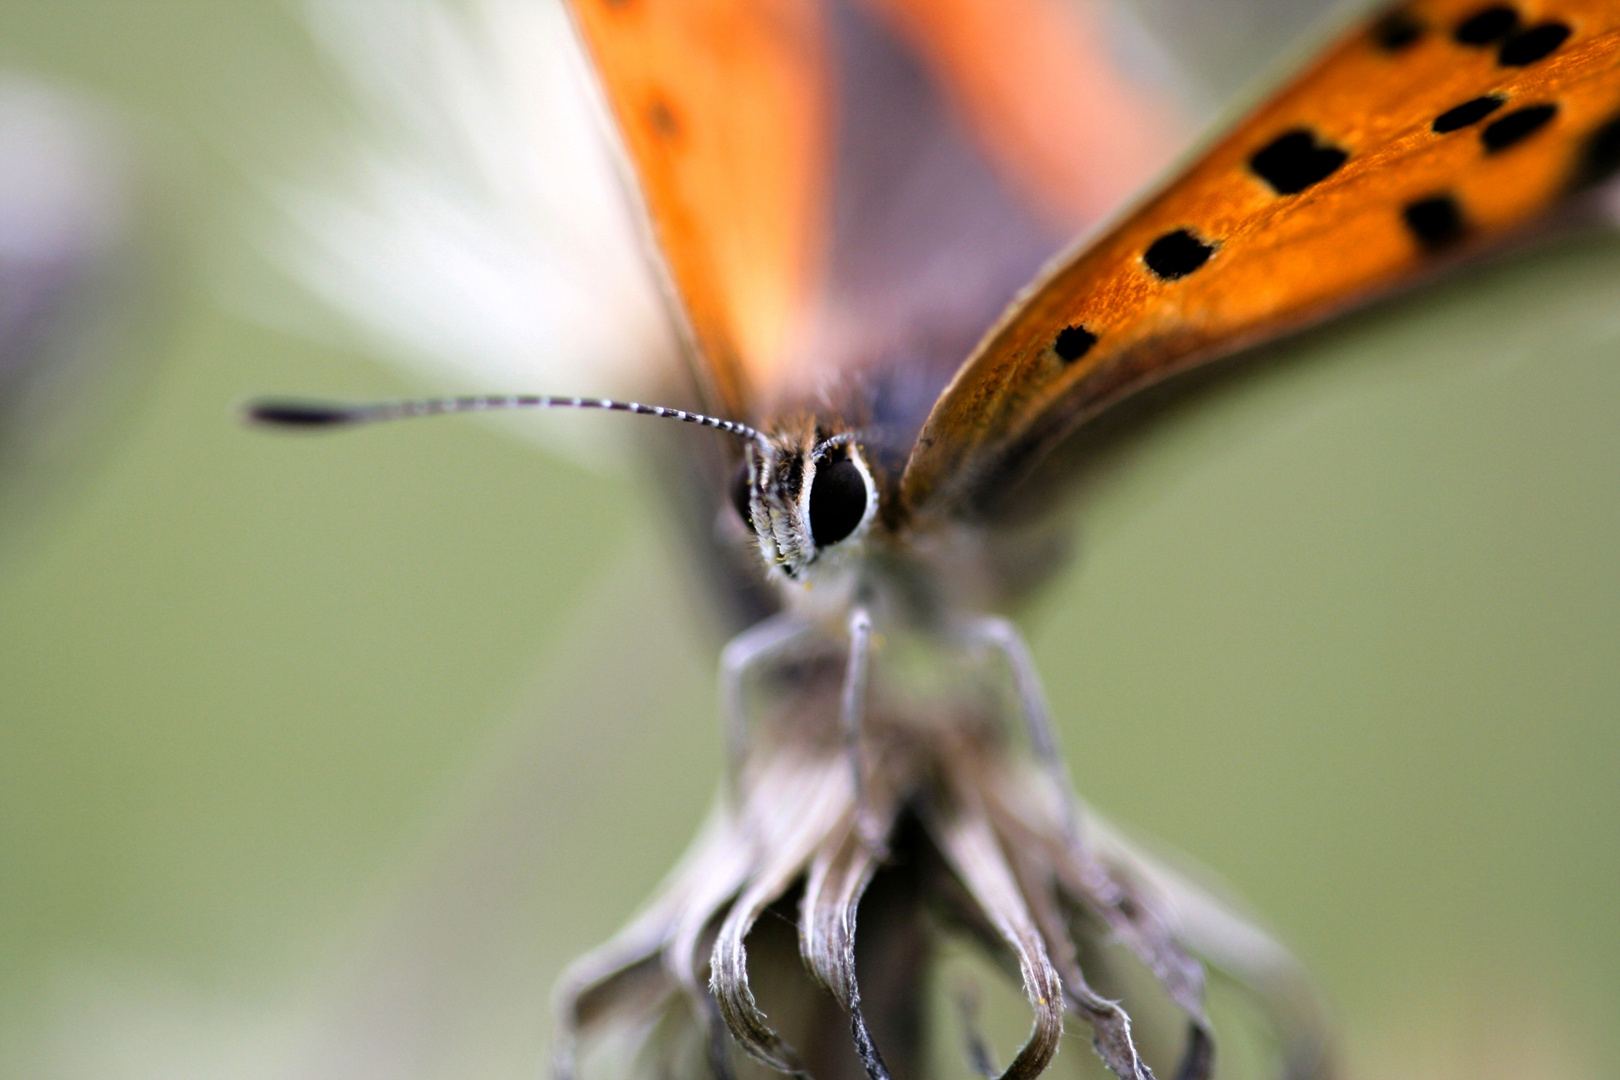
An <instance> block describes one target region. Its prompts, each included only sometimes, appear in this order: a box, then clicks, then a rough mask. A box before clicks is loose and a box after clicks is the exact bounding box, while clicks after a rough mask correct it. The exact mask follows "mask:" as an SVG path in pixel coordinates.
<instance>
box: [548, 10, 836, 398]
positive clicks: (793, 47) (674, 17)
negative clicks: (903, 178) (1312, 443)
mask: <svg viewBox="0 0 1620 1080" xmlns="http://www.w3.org/2000/svg"><path fill="white" fill-rule="evenodd" d="M569 3H570V7H571V8H572V10H573V14H574V20H575V24H576V26H577V27H578V28H579V31H580V33H581V35H582V37H583V38H584V40H585V43H586V46H587V49H588V51H589V52H590V54H591V57H592V59H593V60H594V62H595V65H596V69H597V72H598V74H599V75H600V77H601V81H602V84H603V87H604V89H605V91H606V94H607V99H608V103H609V106H610V107H611V109H612V111H613V113H614V116H615V118H616V119H617V121H618V126H619V129H620V131H621V133H622V135H623V138H624V141H625V144H626V147H627V149H628V151H629V154H630V158H631V160H632V161H633V163H634V165H635V168H636V172H637V176H638V179H639V180H640V182H641V189H642V196H643V197H644V199H645V200H646V203H647V209H648V211H649V215H650V217H651V224H652V228H653V232H654V234H655V236H656V239H657V241H658V245H659V247H660V249H661V251H662V253H663V256H664V259H665V262H666V265H667V268H668V272H669V276H670V278H671V281H672V284H673V286H674V289H675V292H676V294H677V296H678V298H679V301H680V304H681V306H682V307H683V309H684V315H685V318H686V319H687V320H688V322H689V330H690V336H691V339H692V342H693V344H694V345H695V346H696V351H697V362H698V364H699V367H700V374H701V375H702V376H703V377H704V380H703V381H704V382H706V383H707V385H706V386H705V387H704V390H705V391H706V393H707V394H708V396H709V397H710V399H711V407H712V408H715V409H717V410H721V411H724V412H725V413H726V415H728V416H732V417H737V418H744V417H747V418H752V410H753V408H754V407H755V406H756V404H757V402H758V388H759V387H761V386H765V385H769V384H770V383H771V382H772V381H773V380H774V379H775V377H776V369H777V368H778V367H779V366H780V365H781V363H782V361H783V357H784V354H785V353H786V351H787V350H788V348H789V347H790V346H791V343H792V341H793V340H794V338H795V336H796V335H797V334H798V333H799V331H800V325H799V323H800V320H802V319H803V318H804V317H805V314H806V311H807V309H808V300H809V298H810V296H811V294H812V293H813V292H814V289H815V282H816V276H817V263H818V254H819V252H820V250H821V238H822V237H823V235H824V232H825V224H824V220H823V219H824V215H825V206H824V201H825V192H826V186H827V172H828V168H829V164H828V157H829V155H830V148H829V144H830V138H831V134H830V131H831V122H830V118H829V111H830V101H829V89H828V86H829V72H828V65H827V57H826V33H825V28H824V26H823V20H822V18H821V13H820V11H819V9H818V7H817V5H816V4H815V3H814V0H569Z"/></svg>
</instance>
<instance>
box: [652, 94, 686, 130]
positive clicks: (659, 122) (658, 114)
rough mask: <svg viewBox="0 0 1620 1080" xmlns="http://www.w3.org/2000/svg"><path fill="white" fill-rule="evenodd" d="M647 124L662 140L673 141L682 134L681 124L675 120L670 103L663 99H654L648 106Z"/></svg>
mask: <svg viewBox="0 0 1620 1080" xmlns="http://www.w3.org/2000/svg"><path fill="white" fill-rule="evenodd" d="M647 122H648V123H649V124H651V125H652V129H653V131H655V132H657V134H658V135H659V137H660V138H664V139H673V138H675V137H676V136H678V135H680V133H681V122H680V121H679V120H677V119H676V118H675V112H674V110H673V109H671V108H670V107H669V102H667V101H665V100H664V99H663V98H661V97H655V98H653V99H652V101H651V102H650V103H649V104H648V105H647Z"/></svg>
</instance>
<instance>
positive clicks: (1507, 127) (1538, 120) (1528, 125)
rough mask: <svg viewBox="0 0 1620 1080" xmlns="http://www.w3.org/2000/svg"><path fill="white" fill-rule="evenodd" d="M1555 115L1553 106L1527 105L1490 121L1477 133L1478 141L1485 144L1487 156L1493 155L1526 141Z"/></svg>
mask: <svg viewBox="0 0 1620 1080" xmlns="http://www.w3.org/2000/svg"><path fill="white" fill-rule="evenodd" d="M1557 115H1558V106H1557V105H1553V104H1546V105H1528V106H1526V107H1524V108H1522V109H1514V110H1513V111H1512V112H1510V113H1508V114H1507V115H1506V116H1504V117H1502V118H1501V119H1500V120H1492V121H1491V123H1490V125H1489V126H1487V127H1486V128H1485V130H1484V131H1482V132H1480V133H1479V141H1480V142H1482V143H1484V144H1485V152H1486V153H1487V154H1495V153H1498V152H1500V151H1502V150H1506V149H1507V148H1508V147H1510V146H1516V145H1517V144H1519V143H1521V142H1523V141H1524V140H1526V139H1528V138H1529V137H1530V136H1532V135H1534V134H1535V133H1536V132H1538V131H1540V130H1541V129H1542V128H1544V127H1546V126H1547V123H1548V121H1550V120H1551V119H1552V118H1553V117H1554V116H1557Z"/></svg>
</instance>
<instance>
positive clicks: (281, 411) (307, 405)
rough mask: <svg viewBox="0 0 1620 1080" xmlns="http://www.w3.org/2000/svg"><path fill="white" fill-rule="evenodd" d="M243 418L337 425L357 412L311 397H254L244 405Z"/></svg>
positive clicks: (350, 420)
mask: <svg viewBox="0 0 1620 1080" xmlns="http://www.w3.org/2000/svg"><path fill="white" fill-rule="evenodd" d="M247 418H248V419H249V420H251V421H252V422H253V423H255V424H265V425H268V426H272V427H297V428H314V427H337V426H338V425H340V424H352V423H354V422H355V421H356V420H358V419H359V418H360V417H359V414H358V413H357V412H356V411H355V410H354V409H352V408H349V407H347V406H344V405H324V404H321V403H320V402H314V401H255V402H252V403H250V404H249V405H248V407H247Z"/></svg>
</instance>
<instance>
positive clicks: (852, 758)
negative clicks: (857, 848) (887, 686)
mask: <svg viewBox="0 0 1620 1080" xmlns="http://www.w3.org/2000/svg"><path fill="white" fill-rule="evenodd" d="M871 654H872V617H871V615H870V614H869V613H868V612H867V610H866V608H864V607H856V608H855V609H854V610H853V611H851V612H850V613H849V664H848V666H847V667H845V669H844V689H843V694H842V695H841V697H840V701H839V717H838V718H839V724H840V726H841V727H842V729H843V733H844V751H845V753H846V754H847V755H848V756H849V768H850V773H851V776H852V778H853V780H854V784H855V822H856V828H857V829H858V830H859V832H860V834H861V837H862V839H864V840H865V841H866V842H867V843H868V844H869V845H871V846H873V847H881V845H882V841H881V839H880V838H879V837H878V836H877V835H876V825H875V823H874V822H873V821H872V819H871V815H870V814H869V812H868V810H869V808H868V806H867V801H866V787H867V783H866V761H865V756H864V755H863V754H862V753H861V750H862V747H861V742H862V739H861V729H862V727H863V726H864V721H865V718H866V671H867V665H868V663H869V661H870V659H871Z"/></svg>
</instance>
